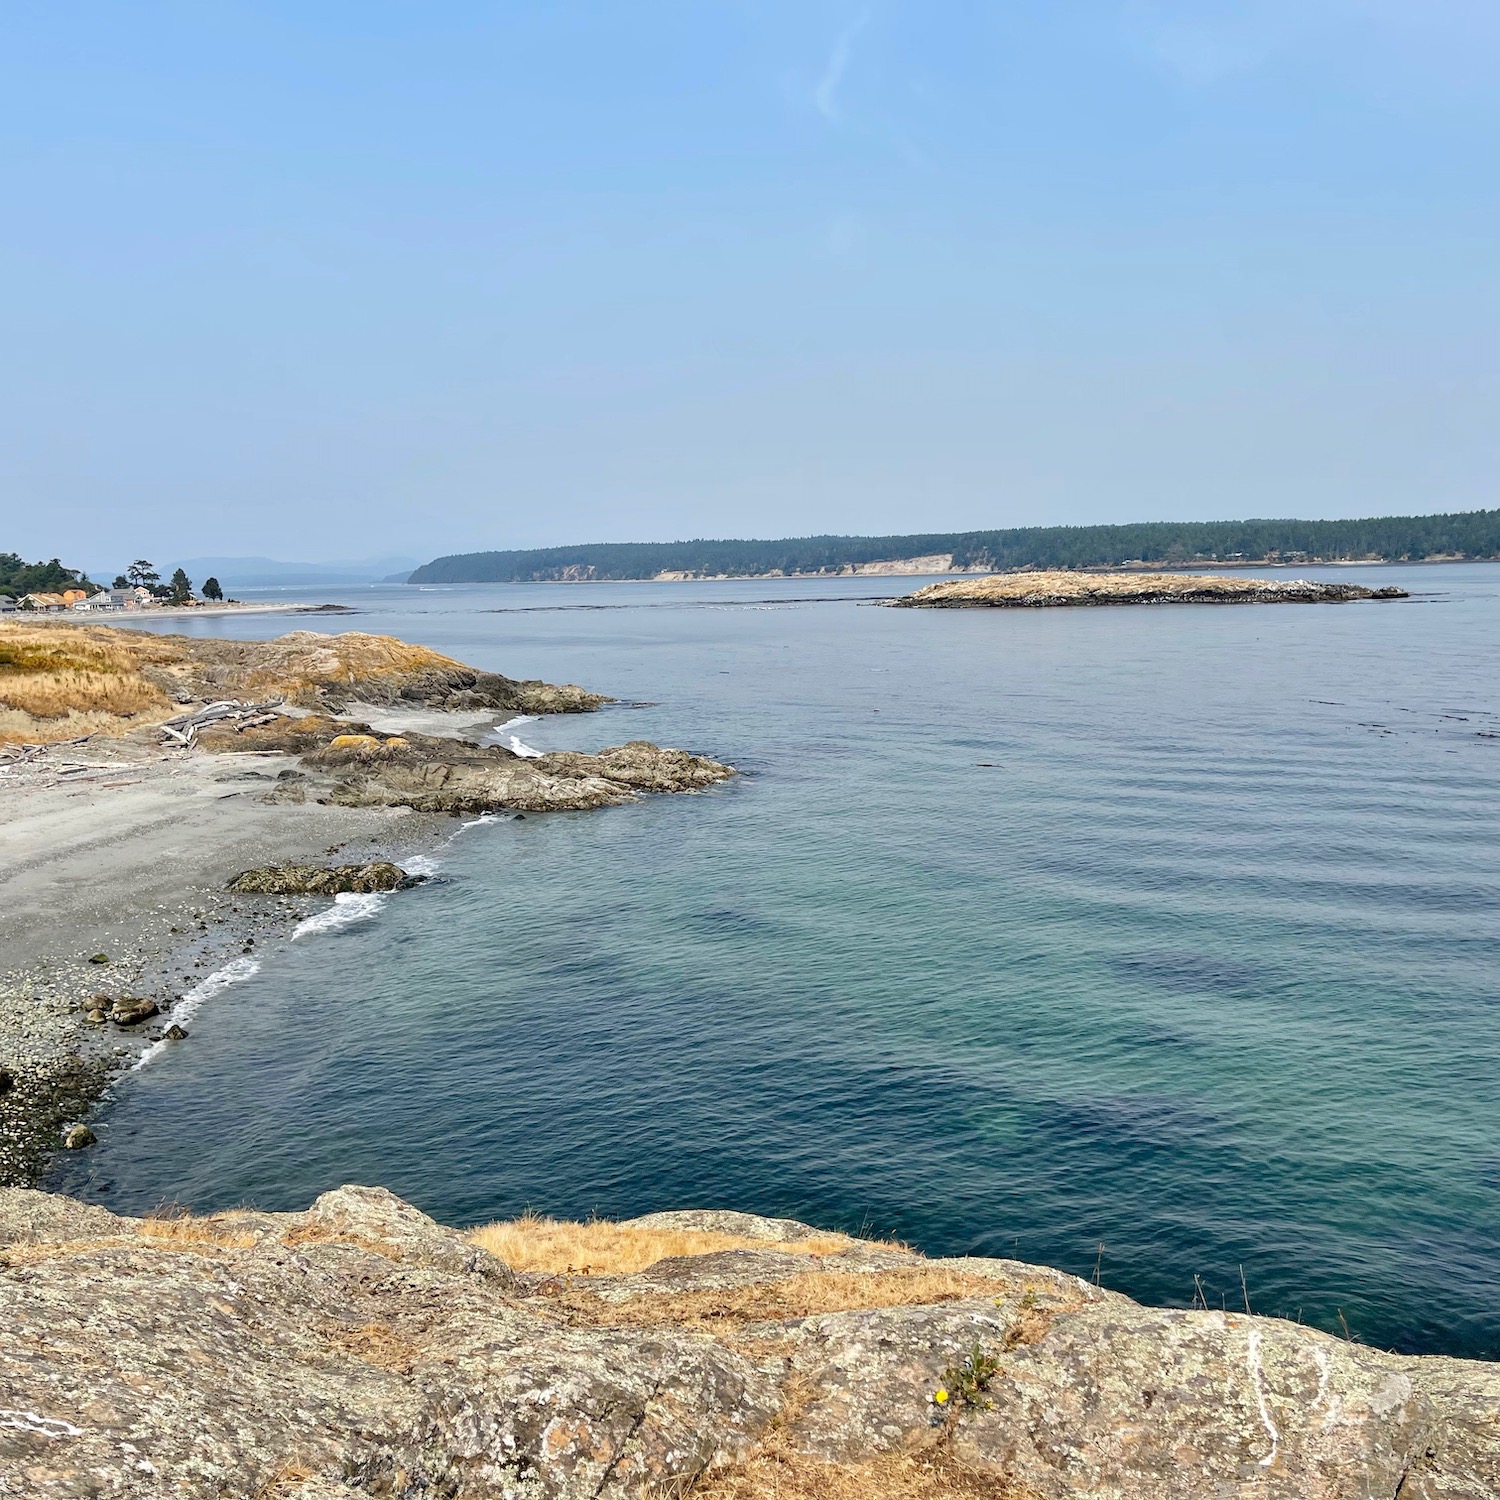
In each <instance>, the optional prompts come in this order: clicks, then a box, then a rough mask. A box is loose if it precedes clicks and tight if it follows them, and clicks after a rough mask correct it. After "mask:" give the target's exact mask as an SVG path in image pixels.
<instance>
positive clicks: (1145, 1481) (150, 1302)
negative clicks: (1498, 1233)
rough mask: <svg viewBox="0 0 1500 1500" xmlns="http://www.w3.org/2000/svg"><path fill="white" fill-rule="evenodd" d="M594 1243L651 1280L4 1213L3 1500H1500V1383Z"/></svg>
mask: <svg viewBox="0 0 1500 1500" xmlns="http://www.w3.org/2000/svg"><path fill="white" fill-rule="evenodd" d="M575 1227H579V1228H581V1227H582V1226H575ZM614 1227H615V1228H616V1229H617V1230H618V1231H620V1233H621V1235H622V1236H625V1237H627V1238H628V1237H629V1236H630V1235H632V1234H634V1235H636V1236H638V1237H645V1236H656V1237H661V1242H662V1243H663V1244H664V1245H666V1246H667V1248H666V1249H665V1250H663V1251H661V1252H656V1253H664V1254H666V1255H667V1256H668V1257H669V1258H668V1259H658V1260H655V1262H654V1263H650V1262H649V1260H648V1262H647V1263H645V1264H644V1269H635V1270H633V1271H626V1272H621V1273H619V1274H610V1275H598V1274H589V1273H588V1272H587V1271H585V1272H583V1273H581V1274H580V1273H573V1274H544V1273H542V1272H539V1271H537V1270H536V1269H533V1270H531V1271H529V1272H528V1273H527V1274H525V1275H517V1274H514V1273H513V1272H512V1271H511V1270H510V1269H509V1268H508V1267H507V1266H506V1265H504V1264H503V1263H502V1262H501V1261H499V1260H497V1259H496V1258H495V1257H494V1256H493V1255H491V1254H489V1253H488V1252H487V1251H485V1250H483V1249H482V1248H480V1246H479V1245H477V1244H476V1243H474V1242H473V1241H472V1240H471V1239H470V1238H468V1237H467V1236H465V1235H463V1234H460V1233H458V1232H456V1231H454V1230H451V1229H445V1228H443V1227H442V1226H441V1225H438V1224H436V1223H434V1222H433V1221H432V1220H431V1219H429V1218H427V1217H426V1215H424V1214H422V1213H420V1212H418V1211H417V1210H416V1209H414V1208H412V1207H411V1206H410V1205H408V1204H405V1203H403V1202H401V1200H400V1199H398V1198H395V1197H393V1196H392V1195H391V1194H389V1193H386V1192H384V1191H383V1190H380V1189H375V1188H353V1187H351V1188H342V1189H340V1190H339V1191H338V1192H334V1193H328V1194H325V1195H324V1196H323V1197H321V1198H319V1199H318V1200H317V1202H316V1203H314V1204H313V1206H312V1208H311V1209H310V1210H308V1211H307V1212H306V1213H300V1214H264V1213H252V1212H234V1213H226V1214H220V1215H216V1216H214V1217H212V1218H209V1219H198V1220H191V1219H189V1220H165V1221H151V1220H135V1219H126V1218H119V1217H116V1216H115V1215H113V1214H110V1213H107V1212H106V1211H105V1210H103V1209H98V1208H90V1207H85V1206H84V1205H81V1204H77V1203H74V1202H72V1201H71V1200H68V1199H65V1198H58V1197H53V1196H51V1195H48V1194H45V1193H37V1192H27V1191H19V1190H13V1191H8V1192H7V1191H3V1190H0V1246H6V1247H8V1248H6V1249H4V1250H3V1251H0V1328H4V1329H6V1330H7V1332H8V1334H9V1332H10V1331H11V1330H15V1331H16V1335H15V1336H7V1337H6V1338H3V1339H0V1413H9V1414H10V1420H7V1421H0V1494H15V1495H26V1496H28V1497H31V1496H35V1497H80V1500H81V1497H84V1496H88V1497H91V1500H92V1497H105V1500H108V1497H121V1500H123V1497H127V1496H128V1497H136V1496H142V1497H144V1496H161V1497H165V1496H168V1495H171V1496H174V1497H187V1500H191V1497H198V1496H202V1497H205V1500H208V1497H220V1496H225V1495H255V1494H264V1495H271V1494H275V1495H277V1496H282V1497H287V1500H315V1497H317V1500H322V1497H325V1496H326V1497H332V1496H334V1495H343V1496H367V1497H373V1496H387V1497H394V1496H401V1497H410V1500H415V1497H418V1496H429V1497H431V1496H439V1495H441V1496H444V1497H446V1500H496V1497H511V1500H521V1497H525V1500H583V1497H591V1500H593V1497H599V1500H604V1497H609V1500H639V1497H642V1496H667V1495H688V1494H689V1493H691V1494H692V1495H694V1496H697V1495H704V1496H708V1497H712V1500H726V1497H751V1496H770V1495H779V1496H781V1497H782V1500H821V1497H824V1496H830V1495H837V1496H841V1497H842V1496H848V1495H855V1494H858V1495H862V1496H865V1495H867V1496H869V1497H870V1500H881V1497H882V1496H883V1495H895V1494H900V1495H901V1496H902V1497H910V1496H913V1495H918V1494H921V1495H931V1496H933V1497H935V1500H936V1497H939V1496H950V1495H951V1496H955V1497H957V1496H962V1497H966V1500H968V1497H975V1500H977V1497H980V1496H993V1497H997V1500H998V1497H1001V1496H1004V1497H1007V1500H1012V1497H1013V1500H1100V1497H1105V1500H1369V1497H1372V1496H1382V1497H1393V1496H1396V1495H1399V1496H1400V1497H1401V1500H1440V1497H1441V1500H1493V1497H1494V1496H1495V1495H1496V1494H1497V1493H1500V1368H1497V1367H1496V1366H1493V1365H1488V1364H1480V1363H1476V1362H1471V1361H1462V1360H1450V1359H1441V1358H1426V1359H1418V1358H1407V1357H1401V1356H1396V1355H1390V1354H1383V1353H1380V1352H1379V1351H1376V1350H1372V1349H1365V1348H1362V1347H1360V1346H1358V1345H1354V1344H1349V1343H1345V1342H1343V1341H1341V1340H1339V1339H1336V1338H1332V1337H1330V1336H1329V1335H1327V1334H1323V1333H1318V1332H1316V1331H1314V1330H1312V1329H1308V1328H1304V1327H1301V1326H1298V1325H1294V1324H1290V1323H1285V1322H1280V1321H1277V1320H1275V1319H1268V1318H1254V1317H1249V1316H1246V1317H1239V1316H1234V1315H1229V1314H1225V1313H1222V1312H1186V1311H1166V1310H1155V1309H1150V1308H1144V1307H1140V1306H1138V1305H1137V1304H1136V1303H1134V1302H1131V1301H1130V1300H1129V1299H1127V1298H1124V1297H1121V1296H1117V1295H1115V1294H1113V1293H1109V1292H1104V1291H1100V1290H1099V1289H1098V1288H1097V1287H1094V1286H1091V1285H1089V1284H1088V1283H1086V1282H1082V1281H1080V1280H1078V1279H1077V1278H1075V1277H1071V1276H1066V1275H1063V1274H1062V1273H1060V1272H1057V1271H1052V1270H1049V1269H1047V1268H1045V1267H1038V1266H1026V1265H1022V1264H1019V1263H1017V1262H1014V1261H1004V1260H984V1259H961V1260H935V1261H929V1260H924V1259H923V1258H922V1257H920V1256H918V1255H915V1254H912V1253H911V1252H908V1251H903V1250H900V1249H893V1248H891V1247H889V1246H880V1245H871V1244H867V1243H863V1242H859V1241H850V1240H848V1239H846V1238H843V1237H839V1236H826V1235H819V1234H818V1233H817V1232H816V1231H814V1230H811V1229H808V1228H806V1227H805V1226H802V1225H798V1224H795V1223H793V1222H791V1221H787V1220H759V1219H755V1218H753V1217H751V1216H748V1215H739V1214H708V1213H700V1214H668V1215H653V1216H650V1217H648V1218H647V1219H644V1220H638V1221H634V1222H633V1223H630V1224H624V1225H619V1226H614ZM694 1235H697V1236H699V1238H700V1239H701V1241H702V1243H703V1244H705V1245H712V1246H715V1247H716V1248H714V1249H713V1252H712V1253H701V1254H700V1253H696V1252H695V1251H694V1250H693V1249H692V1248H691V1244H690V1243H685V1242H689V1241H691V1239H692V1236H694ZM673 1236H675V1239H674V1238H672V1237H673ZM725 1237H728V1238H729V1240H730V1241H732V1242H737V1243H739V1244H740V1245H741V1247H742V1248H739V1249H727V1250H726V1249H722V1248H717V1247H718V1246H719V1245H721V1244H722V1243H723V1242H724V1241H725ZM523 1238H524V1237H523ZM652 1242H653V1243H655V1242H656V1241H655V1240H653V1241H652ZM507 1243H513V1242H511V1241H508V1242H507ZM514 1243H517V1245H518V1249H520V1248H524V1246H523V1244H522V1243H520V1242H514ZM507 1253H510V1252H507ZM558 1253H559V1254H561V1255H563V1259H561V1260H559V1261H558V1262H557V1264H556V1267H555V1270H556V1272H558V1273H563V1272H565V1270H566V1252H558ZM639 1264H640V1263H639V1262H638V1263H637V1265H639ZM939 1390H942V1391H944V1392H945V1394H946V1395H947V1396H948V1399H947V1400H946V1401H943V1402H939V1401H936V1400H935V1399H934V1398H935V1395H936V1393H937V1392H938V1391H939ZM897 1474H900V1475H904V1476H905V1479H904V1480H903V1483H902V1485H901V1486H900V1487H899V1488H897V1487H896V1485H895V1483H894V1480H893V1479H892V1476H893V1475H897Z"/></svg>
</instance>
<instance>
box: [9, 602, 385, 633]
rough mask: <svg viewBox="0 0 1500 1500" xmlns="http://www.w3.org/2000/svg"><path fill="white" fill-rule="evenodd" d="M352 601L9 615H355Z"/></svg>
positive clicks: (111, 619)
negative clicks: (348, 602)
mask: <svg viewBox="0 0 1500 1500" xmlns="http://www.w3.org/2000/svg"><path fill="white" fill-rule="evenodd" d="M359 612H360V611H359V610H358V609H356V608H355V607H354V606H353V605H352V604H308V603H305V602H303V603H299V604H290V603H288V604H273V603H270V602H269V601H268V602H266V603H264V604H260V603H246V604H241V603H226V604H194V605H182V604H158V605H155V606H153V607H152V608H150V609H83V610H72V609H70V610H64V611H62V612H60V613H56V614H46V613H44V614H40V615H38V614H36V613H35V612H31V611H24V610H17V611H16V612H15V614H14V615H13V616H12V617H11V618H14V619H17V620H18V621H19V622H21V623H26V624H29V623H32V622H33V621H42V620H54V621H55V620H66V621H68V622H69V623H70V624H75V625H110V626H114V627H116V628H119V627H122V626H126V625H128V623H129V622H130V621H132V620H141V619H146V620H163V619H165V620H211V619H222V618H225V617H227V616H230V615H357V614H358V613H359Z"/></svg>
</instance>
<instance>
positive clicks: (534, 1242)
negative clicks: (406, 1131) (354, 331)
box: [469, 1213, 854, 1276]
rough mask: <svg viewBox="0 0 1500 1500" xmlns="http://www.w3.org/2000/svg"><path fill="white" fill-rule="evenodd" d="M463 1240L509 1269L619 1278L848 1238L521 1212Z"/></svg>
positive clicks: (822, 1247)
mask: <svg viewBox="0 0 1500 1500" xmlns="http://www.w3.org/2000/svg"><path fill="white" fill-rule="evenodd" d="M469 1238H470V1239H471V1240H472V1241H473V1242H474V1243H475V1244H476V1245H479V1246H481V1247H482V1248H483V1249H485V1250H488V1251H489V1252H490V1254H491V1255H495V1256H498V1257H499V1258H500V1259H501V1260H503V1261H504V1262H505V1263H506V1265H508V1266H509V1267H510V1268H511V1269H512V1270H513V1271H550V1272H552V1273H553V1274H554V1275H558V1276H565V1275H566V1276H623V1275H629V1274H630V1273H631V1272H632V1271H644V1270H645V1269H646V1267H647V1266H653V1265H655V1264H656V1262H657V1261H659V1260H668V1259H670V1258H672V1257H674V1256H679V1255H712V1254H714V1253H715V1252H716V1251H719V1250H779V1251H783V1252H785V1253H786V1254H790V1255H833V1254H836V1253H837V1252H838V1251H840V1250H847V1249H848V1248H849V1246H850V1245H852V1244H853V1243H854V1242H853V1241H852V1240H851V1239H849V1238H848V1237H847V1236H846V1235H842V1234H820V1235H816V1236H815V1237H813V1238H812V1239H806V1240H794V1241H789V1242H785V1243H783V1242H781V1241H775V1242H771V1241H767V1240H752V1239H746V1238H743V1237H741V1236H739V1235H733V1234H716V1233H709V1232H707V1231H705V1230H698V1229H642V1228H637V1227H634V1226H631V1225H626V1224H612V1223H608V1222H605V1221H603V1220H600V1221H598V1222H595V1223H591V1224H580V1223H575V1222H573V1221H570V1220H565V1219H549V1218H544V1217H543V1216H541V1215H539V1214H531V1213H527V1214H522V1216H521V1217H520V1218H519V1219H510V1220H507V1221H505V1222H504V1223H500V1224H486V1225H483V1226H482V1227H481V1228H479V1229H475V1230H472V1231H471V1232H470V1234H469Z"/></svg>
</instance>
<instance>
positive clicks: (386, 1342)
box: [327, 1323, 417, 1375]
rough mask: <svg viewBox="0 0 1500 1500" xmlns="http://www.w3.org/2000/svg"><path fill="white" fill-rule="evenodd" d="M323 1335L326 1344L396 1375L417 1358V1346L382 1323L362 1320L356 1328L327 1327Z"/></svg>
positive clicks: (407, 1369)
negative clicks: (360, 1324)
mask: <svg viewBox="0 0 1500 1500" xmlns="http://www.w3.org/2000/svg"><path fill="white" fill-rule="evenodd" d="M327 1338H328V1342H329V1343H330V1344H332V1345H334V1346H335V1347H336V1348H339V1349H342V1350H343V1351H344V1352H345V1353H346V1354H352V1355H353V1356H354V1357H355V1358H356V1359H359V1360H363V1361H364V1362H365V1364H367V1365H374V1366H375V1367H376V1368H377V1369H381V1370H391V1371H394V1372H395V1373H396V1374H398V1375H404V1374H405V1373H406V1372H407V1371H409V1370H410V1369H411V1367H412V1365H413V1363H414V1362H415V1360H416V1357H417V1346H416V1345H415V1344H414V1343H413V1342H412V1341H411V1340H410V1339H409V1338H406V1337H404V1336H403V1335H402V1334H399V1333H397V1332H396V1330H395V1329H394V1328H391V1327H390V1326H389V1325H388V1324H385V1323H366V1324H364V1325H363V1326H362V1327H359V1328H345V1327H335V1328H329V1329H328V1330H327Z"/></svg>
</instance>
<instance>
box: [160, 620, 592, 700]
mask: <svg viewBox="0 0 1500 1500" xmlns="http://www.w3.org/2000/svg"><path fill="white" fill-rule="evenodd" d="M161 639H164V640H165V641H167V642H169V643H171V645H172V646H174V647H176V648H177V651H178V654H177V655H176V656H175V657H174V659H173V660H171V661H170V662H159V663H154V664H153V665H152V666H151V668H150V669H149V672H148V675H150V674H154V675H155V676H156V678H157V679H158V680H159V681H161V683H162V684H163V686H165V687H168V688H170V689H171V690H172V691H173V692H174V693H176V694H179V695H180V694H182V693H183V692H186V693H187V694H189V695H190V696H192V697H196V698H203V699H222V698H245V697H249V698H258V699H259V698H267V697H270V696H272V695H277V696H280V697H281V698H283V699H284V700H285V701H287V702H289V703H294V704H297V705H299V706H301V707H303V708H314V709H324V710H330V711H332V712H335V713H338V712H342V711H343V710H344V709H345V708H347V707H348V706H349V705H350V704H355V703H369V704H381V705H387V706H389V705H402V706H408V707H421V708H437V709H453V710H479V711H486V710H491V709H494V710H500V711H504V712H509V713H527V714H555V713H587V712H590V711H592V710H593V709H596V708H598V707H599V706H600V705H601V704H604V703H608V702H609V701H610V700H609V699H608V698H606V697H604V696H603V695H602V694H600V693H590V692H587V691H585V690H584V689H583V688H581V687H576V686H574V685H572V684H571V683H569V684H564V685H561V686H559V685H556V684H553V683H547V682H539V681H535V680H528V681H517V680H516V679H515V678H512V677H505V676H503V675H501V674H500V673H499V672H482V671H479V670H478V669H477V668H474V667H469V666H465V665H464V663H463V662H460V661H455V660H454V659H453V658H452V657H449V656H443V655H442V654H441V653H439V652H437V651H432V650H429V649H428V648H427V647H425V646H414V645H411V644H410V643H409V642H407V641H401V640H397V639H396V638H395V637H394V636H388V635H369V634H367V633H365V632H363V631H357V630H350V631H346V632H344V633H343V634H340V635H325V634H324V633H323V632H321V631H315V630H294V631H291V632H290V633H289V634H287V635H283V636H278V637H277V638H276V639H275V640H271V641H221V640H206V639H199V638H196V637H183V636H168V637H164V638H161Z"/></svg>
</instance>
